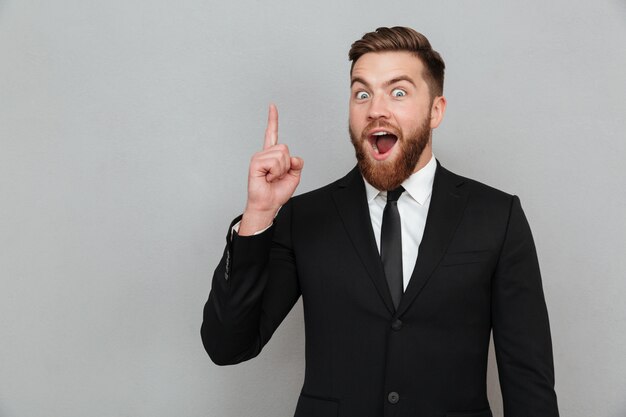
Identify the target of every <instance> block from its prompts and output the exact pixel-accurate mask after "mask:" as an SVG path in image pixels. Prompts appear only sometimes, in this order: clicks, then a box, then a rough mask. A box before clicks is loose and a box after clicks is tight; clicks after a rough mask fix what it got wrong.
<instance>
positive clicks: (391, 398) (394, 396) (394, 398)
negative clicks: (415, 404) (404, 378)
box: [387, 391, 400, 404]
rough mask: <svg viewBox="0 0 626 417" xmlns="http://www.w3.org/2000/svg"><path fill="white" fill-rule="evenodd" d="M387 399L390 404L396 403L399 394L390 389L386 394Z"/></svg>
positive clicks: (398, 399)
mask: <svg viewBox="0 0 626 417" xmlns="http://www.w3.org/2000/svg"><path fill="white" fill-rule="evenodd" d="M387 401H389V402H390V403H391V404H398V401H400V394H398V393H397V392H395V391H391V392H390V393H389V395H387Z"/></svg>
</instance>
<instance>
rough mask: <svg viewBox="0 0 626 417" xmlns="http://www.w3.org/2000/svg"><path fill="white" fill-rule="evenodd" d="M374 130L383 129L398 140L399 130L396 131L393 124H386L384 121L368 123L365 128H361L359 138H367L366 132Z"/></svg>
mask: <svg viewBox="0 0 626 417" xmlns="http://www.w3.org/2000/svg"><path fill="white" fill-rule="evenodd" d="M374 129H385V130H387V131H389V133H392V134H394V135H395V136H397V137H398V138H400V133H399V132H400V129H398V128H397V127H396V126H394V125H393V124H391V123H389V122H386V121H384V120H373V121H371V122H370V123H368V124H367V126H365V127H364V128H363V131H362V132H361V137H362V138H367V132H371V131H372V130H374Z"/></svg>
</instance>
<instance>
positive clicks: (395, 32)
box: [348, 26, 446, 97]
mask: <svg viewBox="0 0 626 417" xmlns="http://www.w3.org/2000/svg"><path fill="white" fill-rule="evenodd" d="M385 51H408V52H412V53H414V54H415V55H416V56H417V57H418V58H419V59H420V60H421V61H422V63H423V64H424V67H425V71H424V74H423V76H424V79H425V80H426V82H427V83H428V88H429V90H430V95H431V97H435V96H440V95H442V94H443V73H444V70H445V68H446V64H445V63H444V62H443V59H442V58H441V55H439V53H438V52H437V51H435V50H434V49H433V48H432V47H431V46H430V42H428V39H427V38H426V36H424V35H422V34H421V33H419V32H417V31H415V30H413V29H411V28H408V27H402V26H395V27H392V28H387V27H381V28H378V29H376V31H374V32H369V33H366V34H365V35H363V37H362V38H361V39H359V40H358V41H356V42H354V43H353V44H352V46H351V47H350V52H348V58H349V59H350V61H352V66H351V67H350V74H352V69H353V68H354V64H355V63H356V61H357V60H358V59H359V58H360V57H361V56H363V55H365V54H366V53H368V52H385Z"/></svg>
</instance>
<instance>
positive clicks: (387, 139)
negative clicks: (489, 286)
mask: <svg viewBox="0 0 626 417" xmlns="http://www.w3.org/2000/svg"><path fill="white" fill-rule="evenodd" d="M368 139H369V142H370V144H371V145H372V148H373V149H374V153H375V154H378V155H385V154H387V153H388V152H389V151H390V150H391V148H393V146H394V145H395V144H396V142H397V141H398V137H397V136H396V135H394V134H393V133H390V132H387V131H384V130H383V131H380V132H374V133H372V134H371V135H369V136H368Z"/></svg>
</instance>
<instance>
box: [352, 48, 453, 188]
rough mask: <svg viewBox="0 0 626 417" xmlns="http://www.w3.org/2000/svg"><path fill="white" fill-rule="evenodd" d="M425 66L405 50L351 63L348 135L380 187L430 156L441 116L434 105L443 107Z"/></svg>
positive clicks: (407, 173) (393, 182) (364, 169)
mask: <svg viewBox="0 0 626 417" xmlns="http://www.w3.org/2000/svg"><path fill="white" fill-rule="evenodd" d="M423 70H424V66H423V64H422V62H421V61H420V59H419V58H418V57H416V56H415V55H413V54H411V53H410V52H405V51H390V52H380V53H378V52H369V53H367V54H365V55H363V56H361V57H360V58H359V59H358V60H357V61H356V63H355V64H354V68H353V70H352V79H351V96H350V120H349V124H350V138H351V140H352V144H353V145H354V149H355V151H356V156H357V160H358V163H359V168H360V170H361V173H362V174H363V176H364V177H365V179H366V180H367V181H368V182H369V183H370V184H372V185H373V186H374V187H376V188H378V189H379V190H391V189H394V188H396V187H398V186H399V185H400V184H401V183H402V182H403V181H404V180H405V179H406V178H408V177H409V176H410V175H411V174H412V173H413V172H415V171H416V170H418V169H420V168H421V167H422V166H424V165H425V164H426V163H427V162H428V161H429V160H430V156H431V144H430V137H431V130H432V129H434V128H435V127H437V125H438V124H439V122H440V121H441V117H442V116H443V111H442V110H441V108H436V104H441V103H439V101H440V100H443V104H442V106H443V108H444V109H445V99H443V97H437V98H436V99H435V101H434V102H433V100H432V99H431V96H430V92H429V89H428V84H427V83H426V81H425V80H424V77H423V76H422V73H423ZM433 109H434V111H435V112H436V113H437V114H436V116H437V117H432V114H431V110H433ZM440 111H441V117H439V112H440ZM425 150H426V151H427V152H425ZM420 157H422V158H420Z"/></svg>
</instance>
